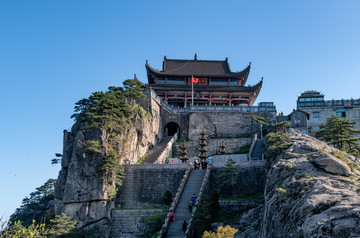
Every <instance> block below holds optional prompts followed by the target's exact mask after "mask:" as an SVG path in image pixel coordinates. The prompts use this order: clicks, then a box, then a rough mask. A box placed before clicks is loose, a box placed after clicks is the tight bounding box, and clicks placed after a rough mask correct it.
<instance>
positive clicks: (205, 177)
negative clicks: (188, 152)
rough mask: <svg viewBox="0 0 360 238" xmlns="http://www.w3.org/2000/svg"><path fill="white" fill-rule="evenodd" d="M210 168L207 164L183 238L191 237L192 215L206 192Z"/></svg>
mask: <svg viewBox="0 0 360 238" xmlns="http://www.w3.org/2000/svg"><path fill="white" fill-rule="evenodd" d="M211 167H212V166H211V164H208V167H207V169H206V173H205V176H204V179H203V182H202V184H201V187H200V192H199V194H198V197H197V199H196V203H195V206H194V208H193V210H192V214H191V218H190V220H189V224H188V227H187V230H186V232H185V235H184V237H192V234H190V231H191V230H192V226H193V220H194V215H195V213H196V210H197V207H198V205H199V204H200V203H201V201H202V199H203V196H204V193H205V192H206V186H207V184H208V182H209V178H210V172H211Z"/></svg>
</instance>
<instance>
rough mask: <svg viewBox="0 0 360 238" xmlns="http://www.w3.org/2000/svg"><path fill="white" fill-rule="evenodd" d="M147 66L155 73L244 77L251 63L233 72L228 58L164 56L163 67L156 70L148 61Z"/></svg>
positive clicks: (149, 70) (148, 69)
mask: <svg viewBox="0 0 360 238" xmlns="http://www.w3.org/2000/svg"><path fill="white" fill-rule="evenodd" d="M145 67H146V69H147V71H148V72H151V73H153V74H155V75H159V76H161V75H164V76H165V75H169V76H191V75H194V76H196V77H242V76H247V75H248V73H249V71H250V68H251V63H250V64H249V65H248V66H247V67H246V68H245V69H244V70H242V71H239V72H231V70H230V66H229V64H228V61H227V59H226V60H195V59H194V60H179V59H167V58H164V62H163V69H162V70H161V71H160V70H156V69H154V68H152V67H151V66H150V65H149V64H148V63H147V62H146V64H145Z"/></svg>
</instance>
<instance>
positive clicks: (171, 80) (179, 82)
mask: <svg viewBox="0 0 360 238" xmlns="http://www.w3.org/2000/svg"><path fill="white" fill-rule="evenodd" d="M167 84H177V85H184V84H185V79H184V78H168V79H167Z"/></svg>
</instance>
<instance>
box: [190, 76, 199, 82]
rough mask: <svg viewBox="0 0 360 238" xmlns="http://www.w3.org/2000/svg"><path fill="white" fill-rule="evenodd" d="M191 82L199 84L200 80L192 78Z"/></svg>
mask: <svg viewBox="0 0 360 238" xmlns="http://www.w3.org/2000/svg"><path fill="white" fill-rule="evenodd" d="M191 82H192V83H198V82H199V79H198V78H194V77H192V78H191Z"/></svg>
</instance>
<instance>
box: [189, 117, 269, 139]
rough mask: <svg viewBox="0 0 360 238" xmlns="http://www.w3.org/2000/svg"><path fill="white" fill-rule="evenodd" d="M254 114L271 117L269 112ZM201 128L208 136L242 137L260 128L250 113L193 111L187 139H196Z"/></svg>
mask: <svg viewBox="0 0 360 238" xmlns="http://www.w3.org/2000/svg"><path fill="white" fill-rule="evenodd" d="M254 115H256V116H261V117H264V118H266V119H267V120H268V121H271V120H272V119H273V114H271V113H254ZM202 128H205V129H206V131H207V135H208V136H209V137H219V136H223V137H244V136H249V135H251V134H253V133H255V132H257V131H259V130H260V124H259V123H258V122H256V121H255V120H254V119H253V117H252V114H251V113H247V112H193V113H190V115H189V133H188V138H189V140H198V139H199V136H200V132H201V130H202Z"/></svg>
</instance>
